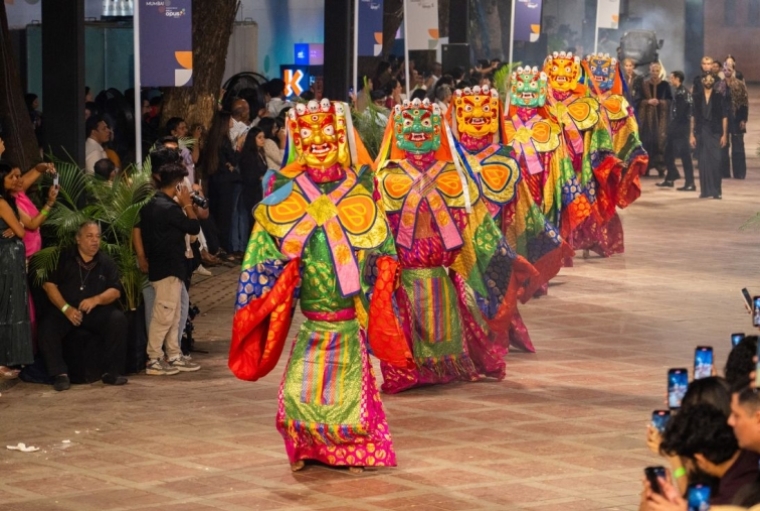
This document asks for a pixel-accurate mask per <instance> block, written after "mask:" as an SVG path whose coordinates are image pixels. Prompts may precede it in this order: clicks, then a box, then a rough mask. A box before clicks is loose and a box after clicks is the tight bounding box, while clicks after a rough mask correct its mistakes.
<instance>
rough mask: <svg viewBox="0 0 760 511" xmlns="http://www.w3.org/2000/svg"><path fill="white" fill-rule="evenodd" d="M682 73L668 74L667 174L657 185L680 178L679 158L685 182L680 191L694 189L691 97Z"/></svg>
mask: <svg viewBox="0 0 760 511" xmlns="http://www.w3.org/2000/svg"><path fill="white" fill-rule="evenodd" d="M683 82H684V74H683V72H681V71H673V72H672V73H671V74H670V84H671V85H672V86H673V102H672V103H671V105H670V122H669V123H668V139H667V143H666V144H665V165H666V166H667V168H668V174H667V175H666V176H665V181H663V182H662V183H658V184H657V186H666V187H669V188H672V187H673V185H674V182H675V181H676V179H681V176H680V175H679V174H678V169H677V168H676V158H681V164H682V165H683V173H684V176H685V177H686V183H685V184H684V186H683V187H682V188H679V190H681V191H694V190H696V188H695V187H694V166H693V165H692V162H691V148H690V146H689V134H690V133H691V131H692V130H691V116H692V105H693V102H692V99H691V94H689V91H688V90H686V87H684V86H683Z"/></svg>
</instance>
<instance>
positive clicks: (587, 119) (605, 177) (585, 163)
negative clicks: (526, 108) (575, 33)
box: [544, 52, 623, 248]
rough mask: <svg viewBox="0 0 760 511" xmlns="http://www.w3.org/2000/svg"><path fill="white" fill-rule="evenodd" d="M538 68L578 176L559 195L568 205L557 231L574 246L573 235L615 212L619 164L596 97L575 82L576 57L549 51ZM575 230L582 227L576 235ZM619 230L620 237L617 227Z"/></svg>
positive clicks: (578, 71) (578, 74)
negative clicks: (541, 69) (574, 185)
mask: <svg viewBox="0 0 760 511" xmlns="http://www.w3.org/2000/svg"><path fill="white" fill-rule="evenodd" d="M544 71H545V73H546V75H547V77H548V81H549V93H548V95H547V105H546V109H547V111H548V113H549V115H550V117H551V118H552V119H553V120H554V121H555V122H556V123H557V124H559V126H560V129H561V131H562V134H563V136H562V137H561V138H560V141H561V142H562V143H564V144H565V145H566V147H567V152H568V155H569V156H570V158H571V160H572V164H573V169H574V170H575V173H576V176H577V178H578V189H577V190H574V189H570V190H568V192H569V194H570V195H571V196H570V197H566V198H565V199H564V200H563V203H567V202H569V203H571V204H573V205H574V206H573V207H571V208H568V210H567V212H568V215H567V216H566V217H563V225H561V232H562V235H563V236H564V237H565V239H566V240H568V241H570V240H572V244H573V248H578V247H577V246H576V242H577V241H578V240H579V239H580V240H584V239H585V238H588V237H589V236H591V235H593V233H594V231H595V229H594V226H599V225H602V226H604V225H606V224H607V223H608V222H609V221H610V219H612V218H613V216H614V215H615V207H616V204H615V197H616V196H617V190H618V185H619V182H620V176H621V174H622V168H623V165H622V162H621V161H620V160H619V159H618V158H617V156H616V155H615V152H614V150H613V148H612V141H611V140H610V135H609V132H608V131H607V127H606V125H605V123H604V122H602V119H601V115H600V111H599V110H600V107H599V102H598V101H597V100H596V99H594V98H592V97H590V96H589V92H588V88H587V87H586V86H585V85H583V84H582V83H581V79H582V78H583V72H582V66H581V61H580V59H579V58H578V57H576V56H573V54H572V53H565V52H561V53H556V52H555V53H554V54H552V55H550V56H548V57H547V58H546V61H545V62H544ZM584 199H585V200H584ZM584 203H588V205H590V208H588V207H586V206H585V204H584ZM618 225H619V223H618ZM577 231H582V232H581V234H579V235H576V234H575V233H576V232H577ZM619 232H620V240H621V242H622V226H621V228H620V231H619ZM615 234H616V233H615ZM571 235H572V237H571ZM584 243H585V241H584Z"/></svg>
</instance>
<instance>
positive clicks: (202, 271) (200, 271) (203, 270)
mask: <svg viewBox="0 0 760 511" xmlns="http://www.w3.org/2000/svg"><path fill="white" fill-rule="evenodd" d="M193 273H196V274H198V275H203V276H204V277H210V276H211V275H213V273H211V272H210V271H208V270H207V269H206V268H204V267H203V265H200V266H198V268H196V269H195V271H194V272H193Z"/></svg>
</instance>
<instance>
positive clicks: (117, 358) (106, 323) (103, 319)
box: [38, 305, 128, 376]
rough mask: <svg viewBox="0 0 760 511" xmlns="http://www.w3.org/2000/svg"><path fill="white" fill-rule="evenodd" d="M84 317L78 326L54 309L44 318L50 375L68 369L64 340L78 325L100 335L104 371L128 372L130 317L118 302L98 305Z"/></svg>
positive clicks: (44, 356) (44, 347)
mask: <svg viewBox="0 0 760 511" xmlns="http://www.w3.org/2000/svg"><path fill="white" fill-rule="evenodd" d="M83 316H84V317H83V319H82V324H81V325H79V326H78V327H76V326H74V325H73V324H72V323H71V321H69V320H68V318H67V317H66V315H65V314H63V313H62V312H61V311H57V310H55V311H54V310H51V311H50V313H49V314H46V315H45V317H44V318H41V321H40V324H39V330H38V334H39V335H38V338H39V340H38V343H39V348H40V353H41V354H42V359H43V360H44V361H45V366H46V367H47V370H48V374H49V375H50V376H58V375H59V374H64V373H66V372H67V371H68V368H67V366H66V362H65V361H64V360H63V340H64V339H65V338H66V336H67V335H68V334H69V333H70V332H71V331H72V330H74V329H75V328H83V329H85V330H87V331H89V332H91V333H93V334H95V335H97V336H98V337H99V338H100V340H101V345H100V346H101V348H100V356H101V359H102V367H103V372H105V373H110V374H113V375H121V374H124V363H125V362H126V357H127V330H128V325H127V317H126V316H125V315H124V313H123V312H122V311H120V310H119V309H118V308H117V307H116V306H115V305H106V306H99V307H95V308H94V309H93V310H92V311H91V312H90V313H89V314H84V315H83Z"/></svg>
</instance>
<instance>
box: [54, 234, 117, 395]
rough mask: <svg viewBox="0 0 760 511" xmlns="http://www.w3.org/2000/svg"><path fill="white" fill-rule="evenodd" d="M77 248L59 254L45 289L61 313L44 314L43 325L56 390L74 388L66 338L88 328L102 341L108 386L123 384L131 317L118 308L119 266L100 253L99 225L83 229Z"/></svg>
mask: <svg viewBox="0 0 760 511" xmlns="http://www.w3.org/2000/svg"><path fill="white" fill-rule="evenodd" d="M76 242H77V244H76V247H75V248H74V249H73V250H71V251H67V252H64V253H63V254H62V255H61V258H60V260H59V261H58V265H57V266H56V269H55V271H54V272H53V273H52V274H51V275H50V276H49V278H48V279H47V282H45V284H44V285H43V286H42V287H43V289H44V290H45V293H47V296H48V299H49V300H50V303H52V304H53V306H54V307H55V308H56V309H57V310H55V311H50V313H49V314H45V315H44V316H43V318H42V321H41V322H40V327H39V347H40V353H41V354H42V359H43V360H44V361H45V366H46V367H47V370H48V374H49V375H50V376H52V377H53V378H54V383H53V387H54V388H55V390H57V391H62V390H68V389H69V387H70V386H71V382H70V381H69V376H68V368H67V366H66V362H65V361H64V360H63V340H64V338H65V337H66V336H67V335H68V334H69V333H70V332H71V331H72V330H74V329H80V328H81V329H84V330H87V331H88V332H91V333H93V334H95V335H97V336H98V337H99V338H100V341H101V348H100V358H101V367H102V369H103V371H104V373H103V376H102V379H103V383H105V384H107V385H124V384H125V383H127V379H126V378H125V377H124V376H122V374H123V373H124V362H125V360H126V350H127V318H126V316H124V313H123V312H122V311H121V310H119V308H118V307H117V306H116V303H115V302H116V300H118V299H119V297H120V296H121V283H120V281H119V271H118V269H117V268H116V263H114V262H113V260H111V258H110V257H108V256H107V255H106V254H104V253H102V252H101V251H100V227H98V224H96V223H95V222H92V221H89V222H85V223H83V224H82V225H81V226H80V227H79V231H77V235H76Z"/></svg>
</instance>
